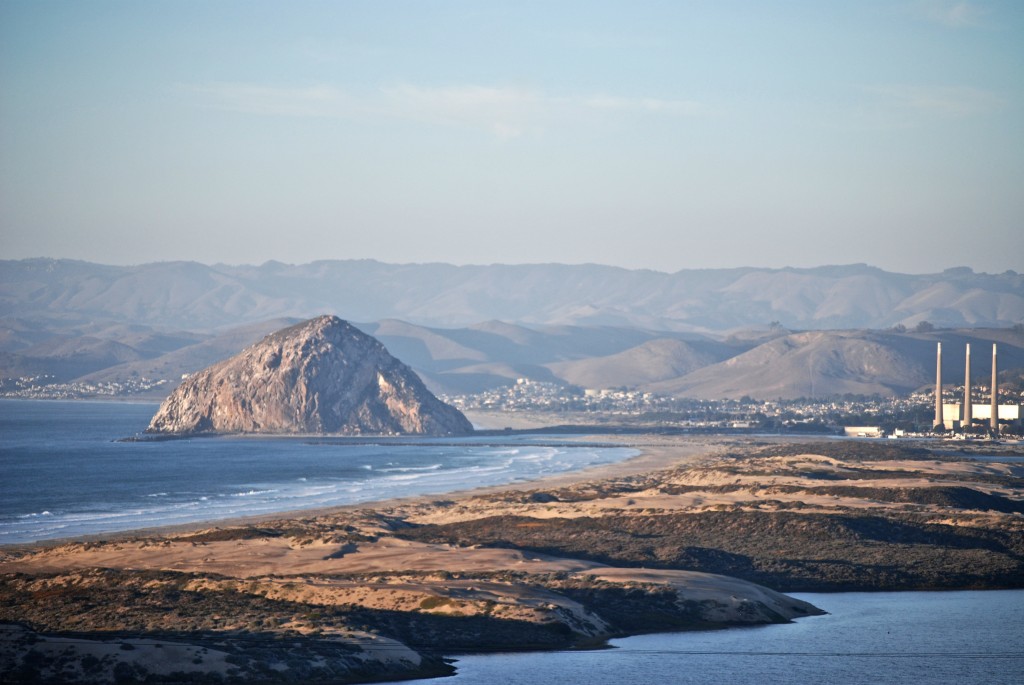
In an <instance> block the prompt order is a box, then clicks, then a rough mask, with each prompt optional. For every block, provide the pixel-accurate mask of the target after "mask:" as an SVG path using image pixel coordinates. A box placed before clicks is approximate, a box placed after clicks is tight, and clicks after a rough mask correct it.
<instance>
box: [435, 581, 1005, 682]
mask: <svg viewBox="0 0 1024 685" xmlns="http://www.w3.org/2000/svg"><path fill="white" fill-rule="evenodd" d="M793 596H794V597H798V598H800V599H803V600H806V601H808V602H811V603H812V604H814V605H815V606H817V607H819V608H821V609H824V610H825V611H827V612H829V613H828V614H827V615H825V616H811V617H806V618H800V619H798V620H797V621H796V622H794V623H788V624H781V625H769V626H758V627H753V628H729V629H725V630H713V631H697V632H685V633H659V634H652V635H640V636H636V637H630V638H625V639H621V640H613V641H612V642H611V648H610V649H603V650H591V651H562V652H548V653H530V654H526V653H517V654H485V655H479V654H478V655H464V656H460V657H457V661H456V663H455V666H456V668H457V669H458V672H457V674H456V675H455V676H453V677H451V678H449V679H444V680H440V681H434V682H438V683H448V682H450V683H452V685H537V683H579V684H581V685H635V684H640V683H650V684H655V685H674V684H678V685H716V684H719V683H721V684H723V685H774V684H776V683H779V684H782V683H787V684H788V683H823V684H832V683H834V684H846V683H851V684H858V683H871V684H873V685H888V684H892V685H913V684H917V683H928V684H934V685H973V684H977V685H1016V684H1019V683H1022V682H1024V590H998V591H970V592H889V593H880V592H875V593H838V594H817V593H815V594H796V593H793Z"/></svg>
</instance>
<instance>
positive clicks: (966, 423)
mask: <svg viewBox="0 0 1024 685" xmlns="http://www.w3.org/2000/svg"><path fill="white" fill-rule="evenodd" d="M964 368H965V370H964V417H963V420H962V421H960V427H961V428H963V429H964V430H965V431H967V430H970V428H971V421H973V420H974V411H973V408H972V407H971V343H967V363H966V365H965V367H964Z"/></svg>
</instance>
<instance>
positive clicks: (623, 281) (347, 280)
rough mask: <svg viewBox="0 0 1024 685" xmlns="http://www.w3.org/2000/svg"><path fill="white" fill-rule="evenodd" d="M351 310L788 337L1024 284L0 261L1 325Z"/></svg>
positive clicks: (980, 297) (967, 322)
mask: <svg viewBox="0 0 1024 685" xmlns="http://www.w3.org/2000/svg"><path fill="white" fill-rule="evenodd" d="M323 311H336V312H344V314H345V317H346V318H347V319H350V320H355V321H379V320H383V319H401V320H403V321H408V322H411V323H415V324H419V325H428V326H443V327H465V326H471V325H474V324H477V323H479V322H483V321H490V320H499V321H503V322H509V323H519V324H531V325H557V324H575V325H612V326H628V327H641V328H647V329H651V330H664V331H677V332H680V331H697V332H716V333H723V332H727V331H730V330H733V329H736V328H742V327H745V326H751V325H767V324H768V323H769V322H772V321H778V322H780V323H781V324H782V325H784V326H786V327H788V328H793V329H841V328H851V329H865V328H874V329H881V328H888V327H891V326H896V325H905V326H914V325H916V324H918V323H919V322H921V321H924V320H927V321H929V322H931V323H933V324H935V325H938V326H944V327H954V326H1008V325H1013V324H1016V323H1020V322H1022V321H1024V276H1022V275H1020V274H1018V273H1016V272H1010V271H1008V272H1004V273H1002V274H984V273H975V272H974V271H972V270H970V269H969V268H966V267H958V268H954V269H947V270H945V271H943V272H941V273H938V274H917V275H914V274H900V273H893V272H887V271H884V270H882V269H879V268H877V267H873V266H868V265H865V264H851V265H838V266H821V267H812V268H797V267H785V268H782V269H767V268H758V267H737V268H730V269H687V270H680V271H677V272H674V273H665V272H658V271H652V270H647V269H644V270H630V269H625V268H622V267H613V266H603V265H593V264H582V265H566V264H519V265H505V264H492V265H469V266H456V265H451V264H438V263H431V264H388V263H385V262H379V261H375V260H321V261H316V262H310V263H308V264H300V265H289V264H282V263H280V262H265V263H264V264H262V265H258V266H256V265H238V266H232V265H223V264H219V265H213V266H207V265H203V264H199V263H197V262H156V263H151V264H142V265H137V266H110V265H102V264H94V263H91V262H83V261H72V260H53V259H35V260H17V261H15V260H6V261H0V318H10V317H22V318H29V319H33V320H65V321H66V320H70V319H74V318H82V319H86V318H91V319H93V320H103V321H110V322H126V323H145V324H151V325H156V324H160V325H166V326H172V327H175V328H178V329H187V330H197V331H198V330H203V331H210V330H215V329H218V328H227V327H232V326H237V325H240V324H244V323H255V322H257V321H260V320H266V319H271V318H279V317H295V318H300V319H301V318H309V317H311V316H315V315H316V314H318V313H320V312H323Z"/></svg>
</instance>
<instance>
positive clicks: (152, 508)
mask: <svg viewBox="0 0 1024 685" xmlns="http://www.w3.org/2000/svg"><path fill="white" fill-rule="evenodd" d="M156 408H157V407H156V405H154V404H130V403H110V402H59V401H28V400H0V544H12V543H21V542H30V541H35V540H47V539H54V538H63V537H69V536H78V535H89V534H102V533H110V532H116V531H124V530H132V529H136V528H146V527H152V526H160V525H169V524H179V523H190V522H196V521H216V520H219V519H225V518H231V517H238V516H248V515H254V514H265V513H271V512H282V511H292V510H298V509H309V508H317V507H327V506H335V505H342V504H355V503H360V502H369V501H374V500H381V499H389V498H394V497H405V496H410V495H425V494H436V495H443V494H445V493H451V492H455V491H458V490H466V489H470V488H475V487H480V486H487V485H499V484H504V483H511V482H516V481H526V480H533V479H536V478H540V477H543V476H546V475H551V474H555V473H561V472H565V471H571V470H575V469H580V468H585V467H588V466H596V465H599V464H606V463H611V462H615V461H621V460H624V459H627V458H629V457H631V456H634V455H636V454H637V451H636V450H633V449H630V448H622V447H593V446H579V445H573V444H572V443H571V442H569V441H559V440H558V439H557V438H549V437H545V438H543V439H540V438H536V437H530V436H508V437H502V438H496V439H492V438H487V439H486V440H485V441H482V440H479V439H474V438H458V439H450V438H445V439H405V440H386V441H379V442H377V443H370V442H363V441H351V440H339V439H303V438H227V437H209V438H194V439H186V440H164V441H144V442H120V441H119V440H120V439H122V438H125V437H130V436H134V435H137V434H139V433H140V432H141V431H143V430H144V429H145V428H146V426H147V424H148V423H149V419H150V418H151V417H152V415H153V414H154V412H155V411H156Z"/></svg>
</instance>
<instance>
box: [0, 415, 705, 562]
mask: <svg viewBox="0 0 1024 685" xmlns="http://www.w3.org/2000/svg"><path fill="white" fill-rule="evenodd" d="M520 434H522V433H520ZM527 434H530V433H527ZM203 437H206V436H203ZM209 437H211V438H213V439H216V436H209ZM252 437H253V439H254V440H258V439H262V438H261V437H260V436H252ZM263 437H266V436H263ZM269 437H271V438H278V437H280V438H282V439H292V438H295V439H302V440H306V439H308V437H306V436H269ZM309 437H318V438H323V439H329V438H325V437H324V436H322V435H321V436H309ZM551 437H554V436H551ZM599 439H600V440H601V443H600V445H597V444H596V443H597V442H598V440H599ZM365 440H366V442H375V441H371V440H370V439H365ZM628 440H629V439H628V438H627V437H625V436H614V435H609V436H595V435H587V434H580V435H567V436H565V439H564V440H560V441H559V442H558V444H559V445H565V446H572V444H573V443H574V442H584V441H585V442H588V443H595V444H592V445H587V446H594V447H596V448H597V449H601V448H625V449H635V450H637V451H638V454H636V455H634V456H631V457H627V458H625V459H623V460H620V461H616V462H612V463H608V464H598V465H595V466H587V467H584V468H580V469H573V470H570V471H565V472H562V473H556V474H549V475H544V476H541V477H539V478H536V479H530V480H522V481H511V482H508V483H503V484H497V485H482V486H476V487H471V488H467V489H463V490H454V491H451V492H439V493H434V494H423V495H408V496H404V497H388V498H384V499H379V500H367V501H365V502H357V503H352V504H338V505H332V506H326V507H311V508H308V509H306V508H302V509H285V510H281V511H275V512H266V513H262V514H251V515H242V516H230V517H226V518H215V519H203V520H198V521H191V522H183V523H171V524H167V525H159V526H146V527H140V528H129V529H124V530H116V531H110V532H100V533H85V534H81V535H68V536H65V537H59V538H46V539H41V540H33V541H26V542H11V543H0V554H3V553H4V552H9V553H19V552H25V551H31V550H33V549H49V548H55V547H61V546H64V545H69V544H75V543H89V542H118V541H126V540H131V539H134V538H139V537H148V536H160V535H176V534H183V533H194V532H198V531H202V530H208V529H211V528H232V527H238V526H255V525H263V524H267V523H277V522H282V521H287V520H291V519H307V518H317V517H322V516H332V515H337V514H342V513H350V512H353V511H359V510H362V509H388V508H394V507H398V506H417V505H424V504H429V503H430V502H433V501H436V500H439V499H445V500H465V499H471V498H473V497H478V496H483V495H489V494H494V493H500V492H505V491H510V492H521V491H525V490H535V489H543V488H551V487H565V486H569V485H572V484H574V483H577V482H580V481H590V480H601V479H606V478H618V477H624V476H630V475H636V474H639V473H643V472H646V471H651V470H657V469H662V468H669V467H671V466H674V465H676V463H677V461H678V460H677V459H676V456H675V452H672V453H671V454H670V451H671V450H675V451H677V450H678V446H677V445H675V446H674V445H668V444H662V445H648V444H635V443H634V442H628ZM695 441H698V442H699V443H701V444H704V443H707V442H712V441H713V442H715V443H718V442H720V441H718V440H711V439H709V438H708V439H706V438H703V437H700V438H695ZM614 443H623V444H614ZM469 444H473V443H469ZM552 444H554V443H552ZM531 446H532V445H531ZM700 450H701V447H700V446H699V445H694V446H693V447H692V448H691V450H690V451H691V454H689V455H687V456H691V457H692V456H694V454H692V453H696V452H699V451H700Z"/></svg>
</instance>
